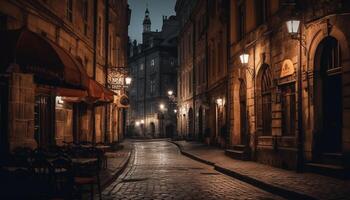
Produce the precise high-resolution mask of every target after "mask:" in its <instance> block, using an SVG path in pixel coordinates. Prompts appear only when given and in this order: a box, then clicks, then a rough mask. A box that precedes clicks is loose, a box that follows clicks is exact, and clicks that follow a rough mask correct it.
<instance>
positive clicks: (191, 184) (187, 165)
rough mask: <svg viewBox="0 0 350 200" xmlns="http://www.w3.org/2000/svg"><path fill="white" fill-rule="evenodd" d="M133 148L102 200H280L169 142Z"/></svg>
mask: <svg viewBox="0 0 350 200" xmlns="http://www.w3.org/2000/svg"><path fill="white" fill-rule="evenodd" d="M134 147H135V150H134V154H133V155H132V158H131V160H130V162H129V165H128V167H127V169H126V170H125V171H124V173H123V174H122V175H121V176H120V177H119V178H118V179H117V180H115V181H114V182H113V183H112V184H110V185H109V186H108V187H107V188H106V189H105V190H104V191H103V199H195V200H197V199H206V200H209V199H220V200H221V199H282V198H281V197H279V196H276V195H274V194H271V193H268V192H265V191H263V190H260V189H258V188H256V187H253V186H251V185H249V184H246V183H244V182H241V181H239V180H236V179H233V178H231V177H228V176H226V175H223V174H221V173H218V172H216V171H214V170H213V169H212V167H210V166H207V165H205V164H202V163H199V162H196V161H193V160H192V159H189V158H187V157H185V156H183V155H181V153H180V152H179V151H178V149H177V147H176V146H175V145H173V144H171V143H169V142H166V141H153V142H135V143H134Z"/></svg>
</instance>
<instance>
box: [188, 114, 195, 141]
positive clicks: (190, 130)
mask: <svg viewBox="0 0 350 200" xmlns="http://www.w3.org/2000/svg"><path fill="white" fill-rule="evenodd" d="M193 124H194V123H193V109H192V108H190V109H189V110H188V134H187V135H188V137H189V138H193Z"/></svg>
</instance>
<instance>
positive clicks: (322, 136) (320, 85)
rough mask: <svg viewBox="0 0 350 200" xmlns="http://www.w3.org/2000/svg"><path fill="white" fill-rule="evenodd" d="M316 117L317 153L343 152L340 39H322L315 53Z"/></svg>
mask: <svg viewBox="0 0 350 200" xmlns="http://www.w3.org/2000/svg"><path fill="white" fill-rule="evenodd" d="M315 74H316V77H315V117H316V120H315V121H316V126H317V130H318V133H317V134H318V135H317V136H315V138H316V146H315V147H316V151H317V152H318V153H321V154H323V153H338V152H341V151H342V125H343V116H342V115H343V113H342V110H343V101H342V69H341V55H340V45H339V42H338V41H337V40H336V39H335V38H333V37H326V38H325V39H323V40H322V41H321V43H320V44H319V45H318V47H317V49H316V54H315Z"/></svg>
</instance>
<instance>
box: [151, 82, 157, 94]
mask: <svg viewBox="0 0 350 200" xmlns="http://www.w3.org/2000/svg"><path fill="white" fill-rule="evenodd" d="M155 91H156V82H155V80H151V81H150V95H151V96H153V95H154V93H155Z"/></svg>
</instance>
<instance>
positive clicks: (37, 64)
mask: <svg viewBox="0 0 350 200" xmlns="http://www.w3.org/2000/svg"><path fill="white" fill-rule="evenodd" d="M0 44H1V45H0V53H1V58H0V60H1V61H0V64H1V66H0V72H2V73H4V72H6V70H7V67H8V66H9V65H10V64H11V63H17V64H18V65H19V66H20V69H21V71H23V72H26V73H33V74H34V77H35V81H36V82H38V83H41V84H46V85H52V86H59V87H62V86H63V87H73V88H85V86H86V82H87V76H86V73H84V70H83V69H82V66H81V65H79V63H78V62H77V61H76V60H75V59H74V58H73V57H72V56H71V55H70V53H69V52H67V51H66V50H64V49H63V48H61V47H59V46H58V45H57V44H55V43H54V42H52V41H50V40H49V39H47V38H44V37H42V36H40V35H38V34H36V33H34V32H32V31H30V30H28V29H27V28H22V29H19V30H7V31H1V32H0Z"/></svg>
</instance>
